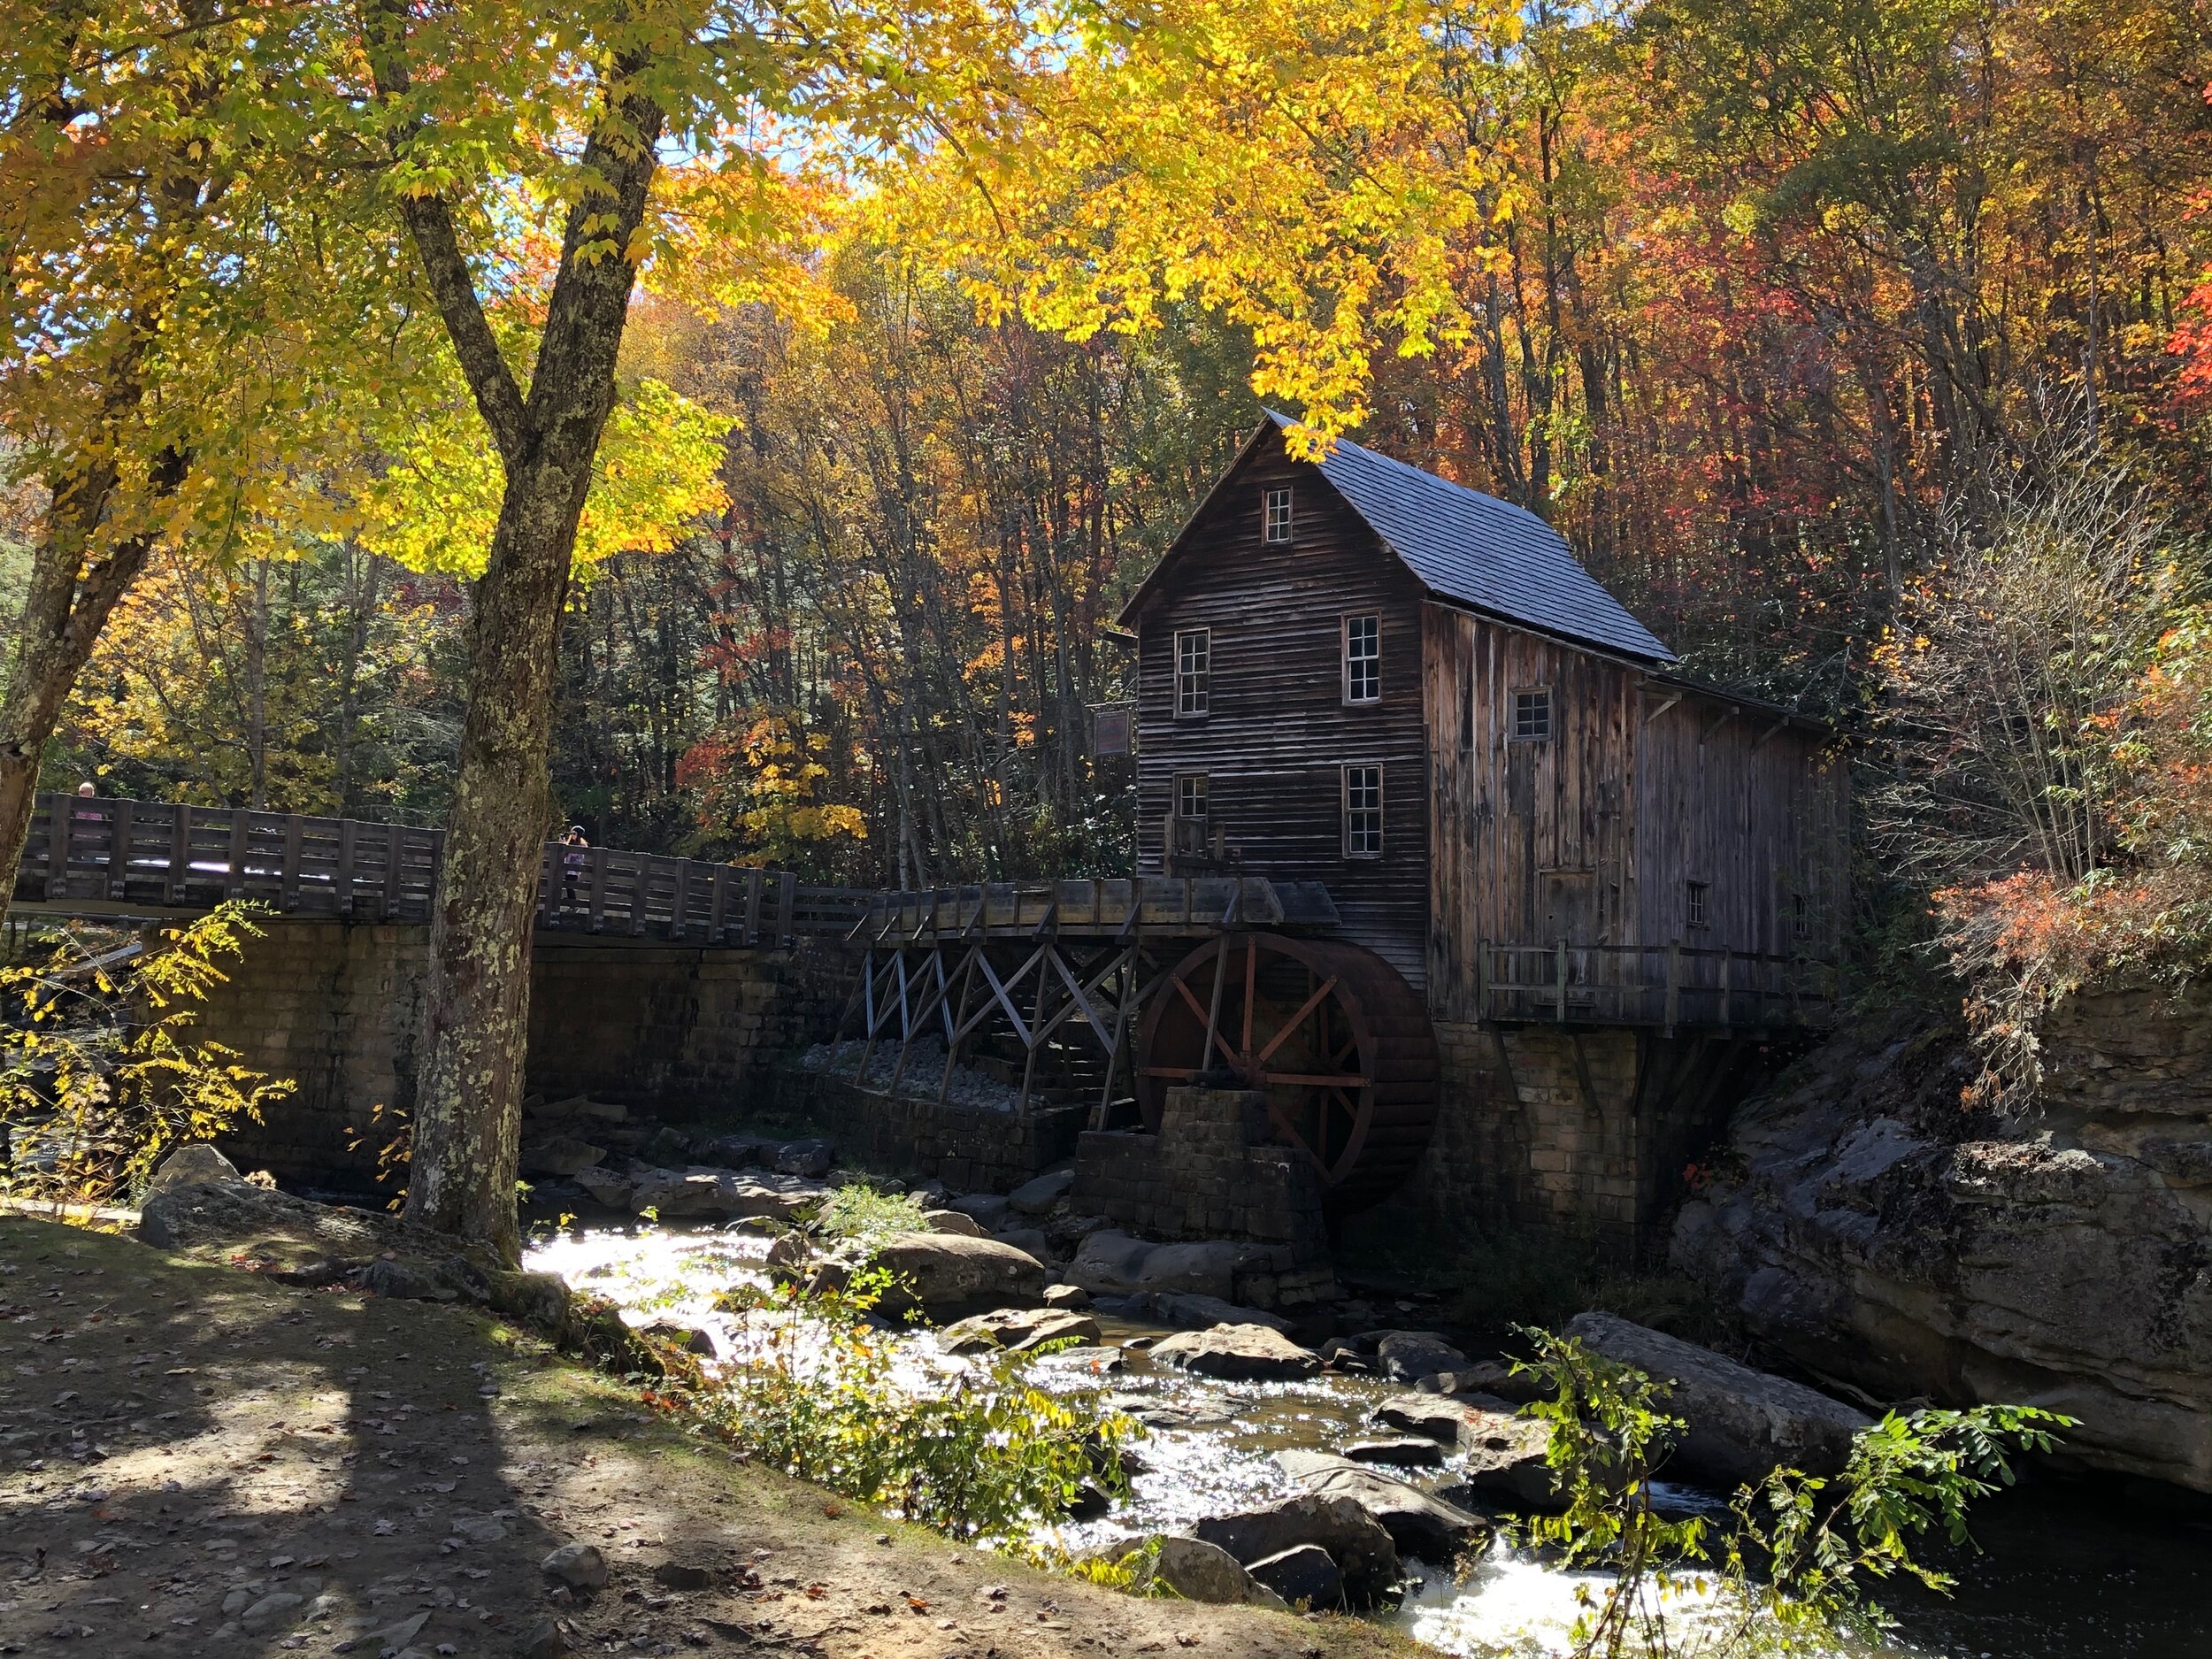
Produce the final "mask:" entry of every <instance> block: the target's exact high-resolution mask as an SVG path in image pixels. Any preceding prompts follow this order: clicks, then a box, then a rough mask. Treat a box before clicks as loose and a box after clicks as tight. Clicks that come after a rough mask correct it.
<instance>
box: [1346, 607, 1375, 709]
mask: <svg viewBox="0 0 2212 1659" xmlns="http://www.w3.org/2000/svg"><path fill="white" fill-rule="evenodd" d="M1344 701H1345V702H1347V703H1379V702H1381V701H1382V618H1380V617H1347V618H1344Z"/></svg>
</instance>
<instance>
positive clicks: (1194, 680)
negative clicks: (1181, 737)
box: [1175, 628, 1214, 716]
mask: <svg viewBox="0 0 2212 1659" xmlns="http://www.w3.org/2000/svg"><path fill="white" fill-rule="evenodd" d="M1213 654H1214V651H1213V631H1212V630H1211V629H1210V628H1186V629H1184V630H1183V631H1182V632H1181V633H1179V634H1177V635H1176V636H1175V712H1176V713H1177V714H1178V715H1179V716H1183V715H1196V714H1203V713H1205V712H1206V696H1207V681H1208V680H1209V679H1210V677H1211V673H1212V670H1213Z"/></svg>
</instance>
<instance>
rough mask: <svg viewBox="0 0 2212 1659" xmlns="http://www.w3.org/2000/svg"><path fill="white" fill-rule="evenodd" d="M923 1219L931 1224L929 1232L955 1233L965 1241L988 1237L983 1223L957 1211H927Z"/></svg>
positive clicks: (924, 1212)
mask: <svg viewBox="0 0 2212 1659" xmlns="http://www.w3.org/2000/svg"><path fill="white" fill-rule="evenodd" d="M922 1219H923V1220H924V1221H926V1222H927V1223H929V1230H930V1231H931V1232H932V1233H957V1234H959V1235H960V1236H961V1237H962V1238H964V1239H980V1238H985V1237H987V1236H988V1235H987V1233H985V1232H984V1231H983V1224H982V1223H980V1222H979V1221H978V1220H977V1219H976V1218H975V1217H973V1216H970V1215H964V1214H963V1213H962V1212H960V1211H959V1210H924V1211H923V1212H922Z"/></svg>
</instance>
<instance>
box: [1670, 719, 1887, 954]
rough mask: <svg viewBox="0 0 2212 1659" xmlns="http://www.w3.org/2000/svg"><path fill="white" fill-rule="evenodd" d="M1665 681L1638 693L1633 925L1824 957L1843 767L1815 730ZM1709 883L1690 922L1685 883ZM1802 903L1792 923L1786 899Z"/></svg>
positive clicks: (1688, 940) (1840, 897)
mask: <svg viewBox="0 0 2212 1659" xmlns="http://www.w3.org/2000/svg"><path fill="white" fill-rule="evenodd" d="M1672 691H1673V688H1672V687H1660V686H1654V687H1650V688H1649V689H1647V692H1646V693H1645V703H1646V707H1647V711H1648V712H1649V714H1650V717H1651V718H1648V719H1647V720H1646V721H1644V722H1642V723H1641V724H1640V733H1641V738H1640V753H1639V756H1638V761H1637V768H1636V782H1637V798H1636V818H1637V863H1638V865H1639V867H1640V870H1641V872H1642V874H1643V880H1642V883H1641V889H1640V910H1639V914H1638V918H1637V928H1638V931H1639V933H1640V937H1641V938H1642V939H1643V940H1645V941H1649V942H1652V943H1657V944H1663V943H1665V942H1667V941H1670V940H1673V939H1679V940H1681V941H1682V942H1683V943H1684V944H1686V945H1694V946H1700V947H1713V948H1719V947H1726V948H1727V949H1732V950H1756V951H1763V952H1771V953H1774V954H1776V955H1785V956H1786V955H1791V954H1799V955H1805V956H1818V957H1822V958H1825V959H1828V960H1833V959H1834V956H1835V953H1836V950H1837V948H1838V944H1839V938H1840V933H1841V927H1842V922H1843V918H1844V906H1845V899H1846V895H1845V892H1844V880H1845V871H1846V865H1845V861H1844V811H1845V804H1846V794H1845V770H1844V764H1843V761H1842V759H1841V757H1839V756H1832V755H1828V754H1825V753H1824V749H1823V745H1822V742H1821V739H1820V735H1819V733H1815V732H1809V731H1806V730H1804V729H1802V728H1800V727H1796V726H1778V723H1777V717H1775V716H1774V715H1772V714H1770V713H1768V712H1767V711H1765V710H1759V709H1752V708H1746V707H1744V706H1743V705H1741V704H1740V703H1729V702H1726V701H1724V700H1723V699H1721V698H1717V697H1707V696H1700V695H1696V694H1694V693H1693V694H1690V695H1685V696H1684V697H1682V699H1681V700H1680V701H1679V702H1677V703H1674V704H1673V705H1672V706H1671V707H1668V708H1664V710H1663V712H1662V711H1661V710H1662V706H1663V703H1664V701H1665V697H1666V696H1668V695H1672ZM1692 881H1701V882H1703V883H1705V884H1706V902H1707V916H1708V923H1707V926H1703V927H1691V926H1687V914H1686V908H1687V902H1688V901H1687V894H1686V885H1687V884H1688V883H1690V882H1692ZM1800 892H1801V893H1803V894H1805V895H1807V898H1808V899H1809V902H1810V907H1811V909H1810V914H1809V933H1808V936H1807V937H1805V938H1803V939H1800V938H1798V937H1796V936H1795V933H1794V926H1795V923H1794V915H1793V905H1792V903H1791V897H1792V895H1793V894H1796V893H1800Z"/></svg>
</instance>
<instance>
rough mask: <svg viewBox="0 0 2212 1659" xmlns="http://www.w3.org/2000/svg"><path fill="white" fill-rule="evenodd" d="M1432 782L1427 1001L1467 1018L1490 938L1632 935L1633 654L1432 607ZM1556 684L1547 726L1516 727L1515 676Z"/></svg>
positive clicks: (1603, 940)
mask: <svg viewBox="0 0 2212 1659" xmlns="http://www.w3.org/2000/svg"><path fill="white" fill-rule="evenodd" d="M1426 610H1427V618H1426V625H1427V626H1426V628H1425V649H1424V664H1425V668H1424V672H1425V675H1426V677H1427V681H1428V700H1429V707H1430V709H1431V711H1432V712H1431V719H1432V723H1433V726H1434V738H1433V741H1432V750H1431V752H1432V758H1433V763H1434V764H1433V769H1432V770H1433V787H1432V795H1431V800H1432V830H1431V855H1430V892H1431V926H1430V930H1429V949H1428V954H1429V976H1428V977H1429V987H1428V988H1429V1010H1430V1012H1431V1013H1432V1014H1433V1015H1435V1016H1436V1017H1437V1018H1440V1019H1454V1020H1473V1019H1477V1018H1481V1017H1482V1015H1481V1012H1480V1010H1478V1009H1477V1007H1476V1003H1477V1001H1478V1000H1479V999H1478V990H1479V970H1478V968H1477V965H1476V956H1477V954H1478V951H1479V947H1480V944H1481V941H1484V940H1486V939H1487V940H1490V941H1494V942H1496V943H1500V944H1528V945H1537V944H1549V943H1551V942H1553V941H1556V940H1559V939H1568V940H1571V941H1574V942H1576V943H1577V944H1610V943H1623V942H1627V934H1628V918H1630V917H1632V915H1633V914H1634V913H1635V905H1636V898H1635V887H1636V863H1635V856H1634V844H1633V833H1632V826H1631V823H1630V813H1631V809H1632V803H1633V799H1634V796H1633V790H1634V776H1633V755H1634V745H1633V741H1632V737H1631V735H1630V734H1631V733H1632V731H1633V729H1634V721H1635V710H1636V687H1637V686H1638V684H1639V682H1640V680H1642V679H1643V676H1642V675H1641V674H1640V672H1637V671H1635V670H1633V669H1632V668H1629V667H1628V666H1626V665H1625V664H1620V663H1617V662H1614V661H1611V660H1609V659H1608V658H1605V657H1594V656H1592V655H1590V654H1589V653H1587V652H1585V651H1580V650H1577V649H1573V648H1572V647H1571V646H1567V645H1563V644H1560V643H1559V642H1557V641H1552V640H1548V639H1545V638H1543V637H1542V636H1540V635H1538V634H1528V633H1525V632H1523V631H1521V630H1520V629H1517V628H1511V627H1507V626H1502V625H1501V624H1498V623H1494V622H1491V621H1489V620H1486V619H1485V618H1478V617H1473V616H1470V615H1468V614H1466V613H1465V612H1463V611H1453V610H1450V609H1448V608H1446V607H1444V606H1442V605H1434V604H1432V605H1430V606H1428V607H1426ZM1535 687H1548V688H1549V689H1550V691H1551V694H1552V717H1551V718H1552V737H1551V740H1550V741H1548V742H1522V741H1515V740H1514V739H1513V738H1512V737H1511V735H1510V731H1511V726H1512V721H1513V709H1514V701H1513V694H1514V693H1515V692H1516V691H1517V690H1522V689H1532V688H1535Z"/></svg>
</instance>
